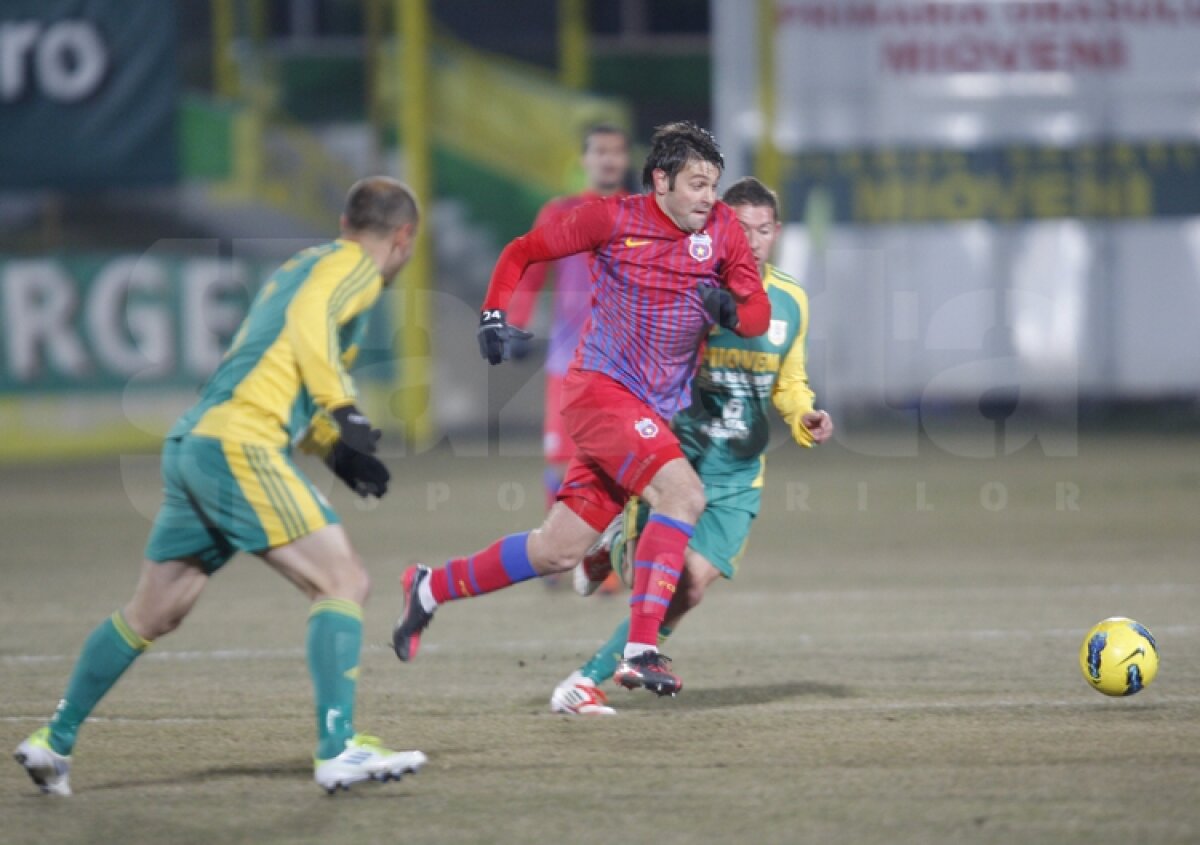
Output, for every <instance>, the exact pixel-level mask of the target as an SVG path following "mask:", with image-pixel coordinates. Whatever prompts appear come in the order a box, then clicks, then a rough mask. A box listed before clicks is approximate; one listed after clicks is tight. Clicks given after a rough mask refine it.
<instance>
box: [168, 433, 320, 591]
mask: <svg viewBox="0 0 1200 845" xmlns="http://www.w3.org/2000/svg"><path fill="white" fill-rule="evenodd" d="M162 479H163V503H162V507H161V508H159V511H158V516H156V517H155V519H154V527H153V528H151V529H150V539H149V540H147V541H146V557H147V558H148V559H149V560H152V561H156V562H163V561H168V560H180V559H182V558H190V557H197V558H200V560H202V561H203V562H204V568H205V570H206V571H207V572H208V573H210V574H211V573H213V572H216V571H217V570H218V569H220V568H221V567H222V566H224V565H225V563H226V562H227V561H228V560H229V559H230V558H231V557H233V555H234V554H235V553H236V552H239V551H244V552H252V553H259V552H264V551H267V550H268V549H274V548H278V547H279V546H284V545H287V544H288V543H291V542H293V541H295V540H298V539H300V538H301V537H304V536H305V535H308V534H311V533H312V532H314V531H316V530H317V529H318V528H322V527H324V526H326V525H331V524H334V523H337V522H338V521H339V520H338V516H337V514H336V513H334V511H333V509H332V508H331V507H330V506H329V502H328V501H326V499H325V497H324V496H323V495H321V493H320V491H318V490H317V489H316V488H315V487H313V485H312V483H311V482H310V481H309V480H308V479H307V478H305V477H304V474H303V473H302V472H300V470H299V469H297V468H296V465H295V464H294V463H292V459H291V457H290V456H289V455H288V454H287V452H285V451H284V450H283V449H278V448H275V447H272V446H260V445H255V444H250V443H234V442H232V441H228V440H218V439H216V438H213V437H200V436H198V435H194V434H189V435H186V436H184V437H179V438H172V439H169V440H167V442H166V443H165V444H164V445H163V450H162Z"/></svg>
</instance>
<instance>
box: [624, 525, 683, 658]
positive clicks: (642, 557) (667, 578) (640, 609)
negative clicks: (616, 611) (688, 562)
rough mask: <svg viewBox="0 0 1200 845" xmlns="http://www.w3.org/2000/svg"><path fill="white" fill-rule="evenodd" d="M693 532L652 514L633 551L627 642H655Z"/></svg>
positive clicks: (649, 643) (681, 569)
mask: <svg viewBox="0 0 1200 845" xmlns="http://www.w3.org/2000/svg"><path fill="white" fill-rule="evenodd" d="M692 532H693V528H692V526H690V525H688V524H687V523H686V522H681V521H679V520H678V519H671V517H669V516H663V515H661V514H657V513H656V514H651V516H650V519H649V521H648V522H647V523H646V527H645V529H643V531H642V536H641V538H640V539H639V540H638V543H637V550H636V551H635V552H634V564H633V566H634V571H633V596H632V597H631V598H630V599H629V607H630V613H629V639H628V641H629V642H631V643H642V644H644V645H655V644H656V643H657V642H658V629H659V626H661V625H662V621H663V619H664V618H665V617H666V615H667V608H668V607H669V606H670V604H671V599H673V598H674V597H675V587H676V585H677V584H678V583H679V576H680V575H681V574H682V573H683V555H684V552H685V551H686V550H687V544H688V540H690V539H691V538H692Z"/></svg>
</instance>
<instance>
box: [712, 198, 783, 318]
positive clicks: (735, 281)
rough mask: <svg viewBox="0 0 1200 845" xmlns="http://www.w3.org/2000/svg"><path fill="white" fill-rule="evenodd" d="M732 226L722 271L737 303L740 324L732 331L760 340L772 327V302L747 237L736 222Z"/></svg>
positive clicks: (731, 221) (722, 277) (731, 223)
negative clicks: (770, 326)
mask: <svg viewBox="0 0 1200 845" xmlns="http://www.w3.org/2000/svg"><path fill="white" fill-rule="evenodd" d="M732 216H733V215H730V217H731V218H732ZM729 222H730V225H729V234H728V236H727V243H728V244H729V251H728V255H727V256H726V258H725V266H724V267H723V268H722V270H721V281H722V282H724V283H725V287H727V288H729V292H730V293H732V294H733V299H734V301H735V302H737V315H738V324H737V328H736V329H734V330H733V331H734V333H735V334H739V335H741V336H742V337H757V336H758V335H760V334H762V333H763V332H765V331H766V330H767V327H768V326H769V325H770V324H771V298H770V297H769V296H767V291H766V289H765V288H764V287H763V282H762V279H761V278H760V277H759V275H758V264H756V263H755V261H754V254H753V253H751V252H750V244H749V243H747V242H746V233H745V232H743V231H742V227H741V226H739V225H738V222H737V221H736V220H732V219H731V220H730V221H729Z"/></svg>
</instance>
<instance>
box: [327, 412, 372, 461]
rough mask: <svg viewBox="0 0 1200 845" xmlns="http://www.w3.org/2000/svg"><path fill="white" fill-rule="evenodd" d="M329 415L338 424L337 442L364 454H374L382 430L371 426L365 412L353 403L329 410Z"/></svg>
mask: <svg viewBox="0 0 1200 845" xmlns="http://www.w3.org/2000/svg"><path fill="white" fill-rule="evenodd" d="M329 416H331V417H333V421H334V422H336V423H337V425H338V431H339V432H340V437H339V440H338V442H339V443H341V444H342V445H343V446H345V447H347V448H349V449H353V450H354V451H355V452H361V453H362V454H364V455H373V454H375V446H376V444H378V443H379V438H380V435H381V434H382V432H381V431H380V430H379V429H377V428H372V427H371V421H370V420H369V419H367V415H366V414H364V413H363V412H362V411H360V410H358V408H356V407H354V406H353V405H346V406H344V407H341V408H338V409H336V410H334V411H330V412H329Z"/></svg>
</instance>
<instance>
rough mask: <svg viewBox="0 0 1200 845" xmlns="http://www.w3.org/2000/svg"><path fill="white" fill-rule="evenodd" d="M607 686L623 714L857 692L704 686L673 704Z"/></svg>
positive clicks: (805, 686)
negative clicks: (665, 707) (662, 708)
mask: <svg viewBox="0 0 1200 845" xmlns="http://www.w3.org/2000/svg"><path fill="white" fill-rule="evenodd" d="M611 686H612V685H611V684H606V685H605V691H606V692H607V693H608V701H609V703H610V704H611V705H612V706H613V707H615V708H617V712H622V711H630V712H633V711H642V710H647V711H649V710H656V709H659V708H661V707H663V706H671V707H678V708H680V709H682V710H720V709H723V708H727V707H747V706H751V705H755V704H770V703H771V702H773V701H785V700H787V699H789V698H853V697H854V696H855V695H856V693H855V692H854V690H853V689H852V688H851V687H848V686H846V685H844V684H825V683H821V682H820V681H788V682H785V683H779V684H752V685H748V686H735V687H700V688H687V687H685V688H684V690H683V692H681V693H680V694H679V696H678V697H677V698H676V699H675V700H674V701H672V700H671V699H670V698H666V699H663V700H659V699H657V698H656V697H655V696H653V695H650V694H649V693H644V692H641V691H638V690H635V691H632V692H629V693H628V694H626V693H625V691H623V690H613V689H610V687H611ZM537 705H538V706H544V705H545V701H544V700H538V701H537Z"/></svg>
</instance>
